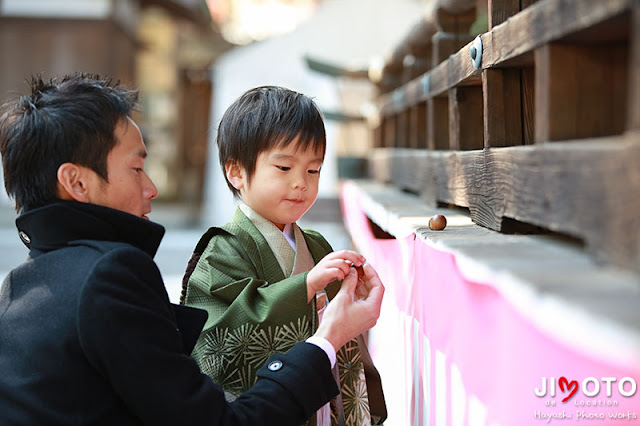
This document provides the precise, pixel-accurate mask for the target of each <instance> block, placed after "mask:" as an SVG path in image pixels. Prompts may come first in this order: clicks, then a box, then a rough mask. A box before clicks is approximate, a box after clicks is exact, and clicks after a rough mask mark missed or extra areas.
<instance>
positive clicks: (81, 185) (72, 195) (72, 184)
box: [57, 163, 89, 203]
mask: <svg viewBox="0 0 640 426" xmlns="http://www.w3.org/2000/svg"><path fill="white" fill-rule="evenodd" d="M57 176H58V196H59V197H60V198H61V199H63V200H75V201H80V202H83V203H88V202H89V188H88V185H87V184H88V182H87V176H86V168H85V167H81V166H78V165H77V164H73V163H63V164H62V165H60V167H58V174H57Z"/></svg>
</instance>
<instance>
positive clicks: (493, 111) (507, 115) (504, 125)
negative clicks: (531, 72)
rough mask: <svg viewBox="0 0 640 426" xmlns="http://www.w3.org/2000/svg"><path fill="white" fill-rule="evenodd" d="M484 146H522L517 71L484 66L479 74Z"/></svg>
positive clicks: (515, 69)
mask: <svg viewBox="0 0 640 426" xmlns="http://www.w3.org/2000/svg"><path fill="white" fill-rule="evenodd" d="M482 92H483V102H484V146H485V147H498V146H513V145H522V109H521V107H522V103H521V95H520V70H519V69H517V68H505V69H487V70H484V72H483V73H482Z"/></svg>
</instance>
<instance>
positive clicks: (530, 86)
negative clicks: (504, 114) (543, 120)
mask: <svg viewBox="0 0 640 426" xmlns="http://www.w3.org/2000/svg"><path fill="white" fill-rule="evenodd" d="M520 88H521V94H522V143H523V144H525V145H531V144H533V143H534V142H535V124H534V123H535V112H536V103H535V98H536V96H535V92H536V91H535V69H534V68H533V67H526V68H522V69H521V70H520Z"/></svg>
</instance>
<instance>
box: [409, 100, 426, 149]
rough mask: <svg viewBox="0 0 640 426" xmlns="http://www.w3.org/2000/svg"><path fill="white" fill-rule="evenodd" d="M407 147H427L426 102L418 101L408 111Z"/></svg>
mask: <svg viewBox="0 0 640 426" xmlns="http://www.w3.org/2000/svg"><path fill="white" fill-rule="evenodd" d="M409 147H410V148H426V147H427V103H426V102H419V103H417V104H416V105H414V106H412V107H411V109H410V111H409Z"/></svg>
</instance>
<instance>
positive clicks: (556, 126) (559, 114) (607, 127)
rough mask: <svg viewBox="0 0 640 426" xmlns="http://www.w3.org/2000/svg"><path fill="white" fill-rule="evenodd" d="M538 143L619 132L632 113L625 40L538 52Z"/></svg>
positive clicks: (556, 46) (545, 48)
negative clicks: (628, 102)
mask: <svg viewBox="0 0 640 426" xmlns="http://www.w3.org/2000/svg"><path fill="white" fill-rule="evenodd" d="M535 57H536V77H535V80H536V81H535V90H536V101H535V104H536V120H535V134H536V136H535V139H536V142H546V141H557V140H566V139H574V138H584V137H598V136H608V135H614V134H620V133H622V132H623V131H624V130H625V124H626V123H625V122H626V118H627V117H626V111H627V91H628V87H627V79H628V70H627V68H628V67H627V57H628V49H627V45H626V44H624V43H610V44H604V45H595V44H592V45H584V44H559V43H553V44H548V45H545V46H543V47H541V48H540V49H537V50H536V54H535Z"/></svg>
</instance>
